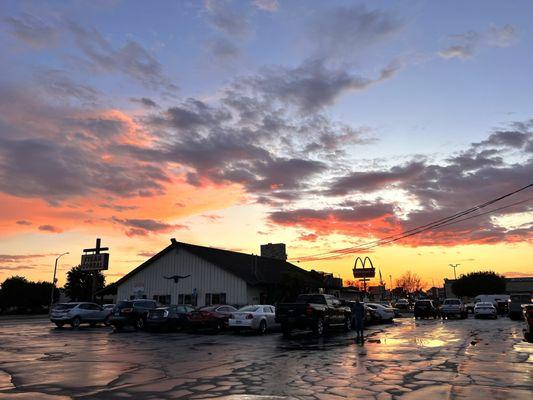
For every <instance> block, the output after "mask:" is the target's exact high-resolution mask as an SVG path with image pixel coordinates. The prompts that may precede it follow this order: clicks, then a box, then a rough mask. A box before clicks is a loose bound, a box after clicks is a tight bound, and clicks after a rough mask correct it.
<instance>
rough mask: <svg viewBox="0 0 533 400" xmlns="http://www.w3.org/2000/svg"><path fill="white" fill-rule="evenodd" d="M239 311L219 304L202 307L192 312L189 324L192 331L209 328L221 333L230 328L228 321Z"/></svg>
mask: <svg viewBox="0 0 533 400" xmlns="http://www.w3.org/2000/svg"><path fill="white" fill-rule="evenodd" d="M235 311H237V309H236V308H235V307H233V306H229V305H226V304H219V305H214V306H205V307H201V308H199V309H198V310H195V311H193V312H191V315H190V316H189V323H190V327H191V328H192V329H202V328H208V329H213V330H215V331H216V332H219V331H221V330H223V329H226V328H227V327H228V319H229V317H230V315H231V314H232V313H234V312H235Z"/></svg>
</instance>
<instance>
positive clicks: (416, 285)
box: [396, 271, 424, 293]
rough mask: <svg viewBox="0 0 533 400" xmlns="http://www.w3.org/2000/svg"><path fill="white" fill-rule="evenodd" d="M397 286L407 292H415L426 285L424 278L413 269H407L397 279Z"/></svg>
mask: <svg viewBox="0 0 533 400" xmlns="http://www.w3.org/2000/svg"><path fill="white" fill-rule="evenodd" d="M396 286H397V287H400V288H402V289H403V291H404V292H406V293H413V292H416V291H419V290H421V289H422V288H423V287H424V284H423V283H422V279H421V278H420V277H419V276H418V275H417V274H415V273H413V272H411V271H406V272H405V273H404V274H403V275H402V276H400V277H399V278H398V279H396Z"/></svg>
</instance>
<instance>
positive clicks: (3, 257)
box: [0, 254, 52, 263]
mask: <svg viewBox="0 0 533 400" xmlns="http://www.w3.org/2000/svg"><path fill="white" fill-rule="evenodd" d="M51 255H52V254H0V262H2V263H6V262H7V263H16V262H22V261H24V262H25V261H27V260H32V259H34V258H42V257H48V256H51Z"/></svg>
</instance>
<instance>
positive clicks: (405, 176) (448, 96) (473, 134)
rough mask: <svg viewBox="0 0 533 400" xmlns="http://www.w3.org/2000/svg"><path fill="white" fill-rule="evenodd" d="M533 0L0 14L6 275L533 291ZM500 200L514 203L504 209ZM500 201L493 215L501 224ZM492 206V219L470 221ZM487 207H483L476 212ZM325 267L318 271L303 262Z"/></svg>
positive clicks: (1, 247)
mask: <svg viewBox="0 0 533 400" xmlns="http://www.w3.org/2000/svg"><path fill="white" fill-rule="evenodd" d="M531 15H533V3H531V2H529V1H514V2H500V1H485V0H483V1H469V2H463V1H447V2H430V1H427V2H426V1H405V2H386V1H370V2H359V1H327V2H324V1H307V0H305V1H304V0H302V1H298V0H291V1H283V0H277V1H276V0H255V1H253V0H249V1H237V0H233V1H230V0H227V1H224V0H221V1H211V0H206V1H192V0H191V1H185V0H184V1H178V2H176V1H157V2H150V3H148V2H142V1H134V0H131V1H120V0H115V1H112V0H110V1H103V0H97V1H82V0H76V1H70V2H64V1H37V2H28V1H7V0H6V1H2V2H1V3H0V54H2V57H0V281H3V280H4V279H5V278H8V277H10V276H13V275H21V276H25V277H27V278H28V279H32V280H48V281H51V279H52V273H53V264H54V260H55V257H56V256H57V255H58V254H61V253H63V252H69V254H68V255H65V256H63V257H62V258H61V259H60V262H59V275H58V279H59V283H60V284H63V283H64V282H65V277H66V272H67V271H68V270H69V269H70V268H71V267H72V266H74V265H77V264H78V263H79V262H80V257H81V253H82V249H83V248H87V247H92V246H93V245H94V243H95V239H96V238H97V237H99V238H102V244H103V245H104V246H108V247H109V248H110V266H109V270H108V271H106V272H105V274H106V277H107V282H108V283H110V282H112V281H114V280H116V279H118V278H119V277H121V276H122V275H124V274H125V273H127V272H129V271H130V270H132V269H133V268H135V267H136V266H138V265H139V264H141V263H142V262H143V261H145V260H146V259H148V258H149V257H150V256H151V255H153V254H155V253H157V252H158V251H160V250H162V249H163V248H164V247H166V246H167V245H168V244H169V243H170V238H176V239H177V240H178V241H183V242H188V243H193V244H199V245H204V246H213V247H219V248H225V249H230V250H236V251H243V252H247V253H255V254H257V253H258V252H259V246H260V245H261V244H264V243H269V242H273V243H276V242H283V243H286V244H287V251H288V255H289V259H290V260H291V262H294V263H295V264H297V265H299V266H301V267H302V268H305V269H316V270H322V271H328V272H332V273H334V274H335V275H336V276H340V277H342V278H344V279H350V278H351V274H352V268H353V263H354V260H355V257H356V256H369V257H370V258H371V259H372V261H373V263H374V266H375V267H377V268H378V269H379V270H380V271H381V272H382V276H383V279H384V280H385V281H386V283H388V282H389V281H390V280H391V279H392V280H395V279H397V278H398V277H399V276H400V275H401V274H403V273H404V272H405V271H408V270H410V271H412V272H415V273H417V274H418V275H419V276H421V277H422V279H423V280H424V282H425V283H426V284H427V286H432V285H442V281H443V279H444V278H451V277H453V270H452V269H451V268H450V266H449V264H460V265H459V267H458V268H457V273H458V274H464V273H469V272H473V271H478V270H494V271H496V272H498V273H501V274H505V275H506V276H510V277H511V276H528V275H529V276H531V275H533V264H532V261H531V260H533V252H532V249H533V248H532V237H533V235H532V227H533V202H532V201H531V199H533V189H531V188H529V189H528V190H524V191H522V192H520V193H517V194H515V195H513V196H511V197H509V198H506V199H505V200H502V201H501V202H498V203H497V204H494V205H493V206H492V209H495V208H500V209H499V210H497V211H494V212H491V213H485V214H483V215H480V216H479V217H476V218H471V219H468V220H465V221H462V222H459V223H457V224H451V225H447V226H445V227H442V228H439V229H436V230H430V231H426V232H424V233H422V234H420V235H416V236H412V237H408V238H405V239H403V240H400V241H396V242H394V243H390V244H385V245H382V246H378V247H373V248H371V249H368V250H365V251H360V252H358V253H356V254H346V255H342V256H341V255H338V256H335V257H330V258H328V259H326V260H321V259H320V257H316V255H317V254H321V253H325V252H330V251H333V250H336V249H343V248H348V247H352V246H356V245H360V244H362V243H367V242H371V241H374V240H377V239H380V238H383V237H387V236H390V235H394V234H398V233H400V232H402V231H406V230H409V229H412V228H414V227H417V226H421V225H425V224H427V223H430V222H432V221H435V220H438V219H440V218H444V217H447V216H450V215H453V214H455V213H457V212H460V211H462V210H465V209H469V208H470V207H472V206H475V205H478V204H481V203H484V202H486V201H488V200H491V199H493V198H496V197H499V196H502V195H504V194H506V193H509V192H512V191H514V190H516V189H518V188H521V187H524V186H526V185H528V184H530V183H533V157H532V154H533V109H532V105H533V103H532V97H531V93H533V80H532V79H531V71H532V70H533V40H532V39H533V26H532V24H531V23H530V17H531ZM507 206H509V207H507ZM502 207H503V208H502ZM485 210H489V209H484V211H485ZM478 213H481V212H478ZM317 258H318V259H317Z"/></svg>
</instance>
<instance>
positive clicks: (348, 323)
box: [344, 317, 352, 332]
mask: <svg viewBox="0 0 533 400" xmlns="http://www.w3.org/2000/svg"><path fill="white" fill-rule="evenodd" d="M344 330H345V331H346V332H350V331H351V330H352V319H351V318H350V317H345V318H344Z"/></svg>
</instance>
